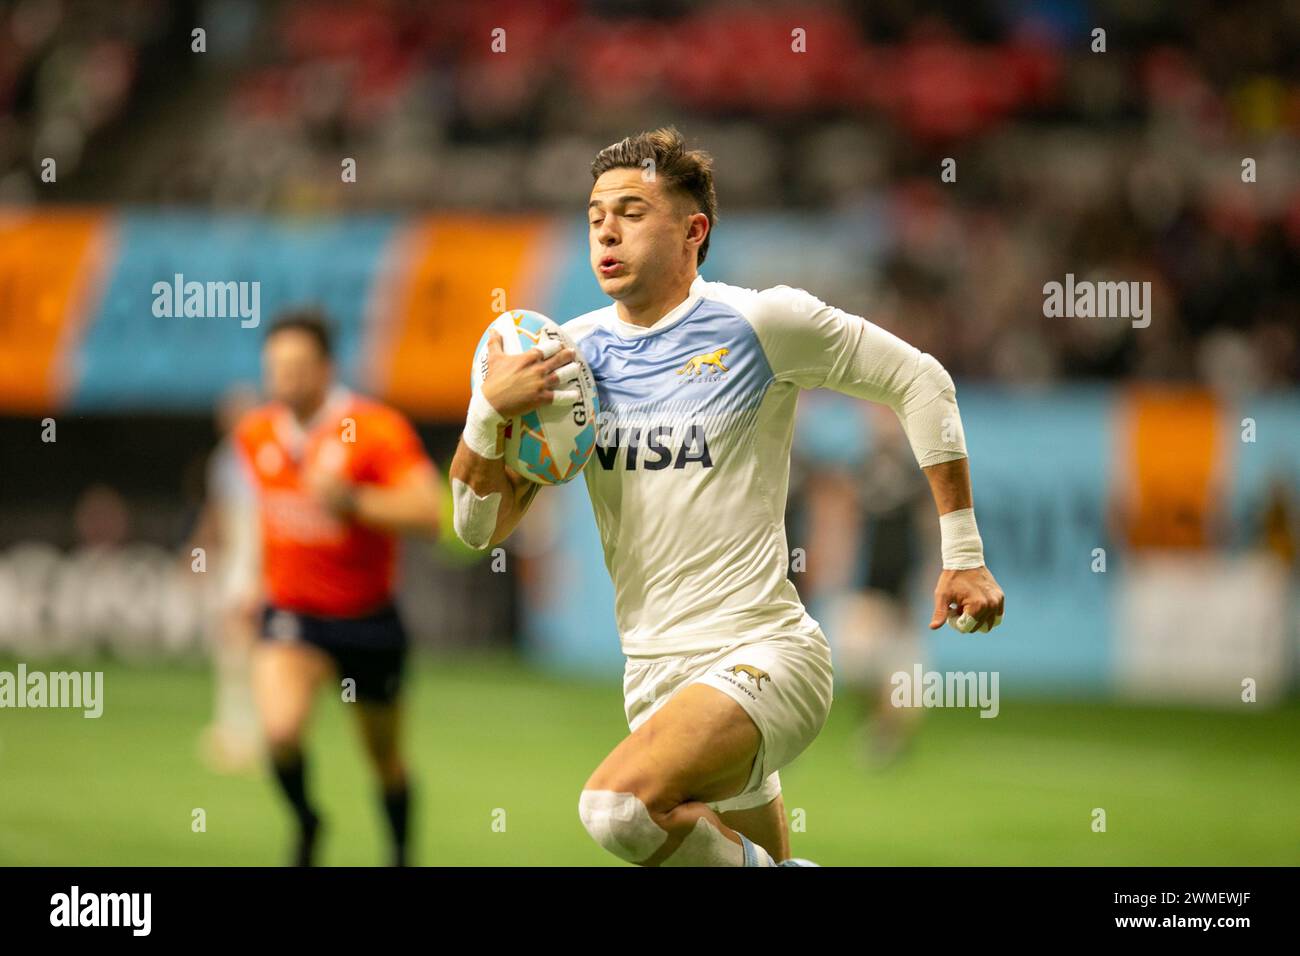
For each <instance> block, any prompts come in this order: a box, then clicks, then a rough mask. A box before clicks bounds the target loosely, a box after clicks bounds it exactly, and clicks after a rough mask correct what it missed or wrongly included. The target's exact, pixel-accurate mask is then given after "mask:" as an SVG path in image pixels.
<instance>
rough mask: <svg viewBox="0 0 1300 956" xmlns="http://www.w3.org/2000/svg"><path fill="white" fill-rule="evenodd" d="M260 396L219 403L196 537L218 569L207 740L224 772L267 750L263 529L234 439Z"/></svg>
mask: <svg viewBox="0 0 1300 956" xmlns="http://www.w3.org/2000/svg"><path fill="white" fill-rule="evenodd" d="M257 401H258V398H257V391H256V390H255V389H254V388H252V387H251V386H248V385H236V386H235V387H233V388H231V389H230V390H228V391H227V392H226V393H225V394H224V395H223V396H222V398H221V402H220V403H219V405H218V406H217V415H216V424H217V431H218V434H219V435H220V436H221V438H220V441H219V442H218V444H217V447H216V448H215V449H213V451H212V454H211V455H210V456H209V458H208V475H207V501H206V502H205V503H204V507H203V513H202V514H201V516H200V518H199V524H198V528H197V529H196V530H195V534H194V540H193V542H192V544H193V545H195V546H201V547H204V548H205V549H206V550H207V553H208V567H209V568H210V569H212V570H214V571H216V582H215V585H216V594H215V595H214V597H215V601H216V608H215V614H214V615H213V617H212V621H211V623H212V630H211V632H210V636H209V643H210V645H211V648H212V662H213V675H214V680H213V683H214V700H213V714H212V723H211V724H209V725H208V726H207V727H206V728H205V729H204V731H203V736H202V739H201V741H200V746H201V751H202V754H203V758H204V760H205V761H206V762H207V763H208V765H209V766H211V767H212V768H213V769H214V770H217V771H220V772H223V773H236V772H240V771H243V770H247V769H250V768H251V767H254V766H256V764H257V761H258V757H259V755H260V751H261V741H260V740H259V737H258V728H257V711H256V708H255V705H254V703H253V686H252V652H253V646H254V644H255V642H256V639H257V632H258V626H259V624H258V614H259V612H260V611H261V604H262V583H261V571H262V535H261V526H260V523H259V520H258V513H257V493H256V490H255V489H254V487H253V485H252V482H251V481H250V478H249V475H248V471H247V469H246V468H245V467H244V465H243V461H242V458H241V456H240V454H239V452H238V449H237V448H236V445H235V437H234V431H235V426H236V425H237V424H238V423H239V421H240V420H241V419H242V418H243V417H244V415H246V414H247V413H248V412H250V411H251V410H252V409H253V408H255V407H256V406H257ZM186 560H187V561H188V560H189V554H188V553H187V554H186Z"/></svg>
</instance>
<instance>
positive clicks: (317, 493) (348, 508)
mask: <svg viewBox="0 0 1300 956" xmlns="http://www.w3.org/2000/svg"><path fill="white" fill-rule="evenodd" d="M306 484H307V491H308V493H309V494H310V495H311V496H312V497H313V498H314V499H316V502H317V504H319V505H320V506H321V507H322V508H324V509H325V510H326V511H328V512H329V513H330V514H332V515H334V517H336V518H350V517H352V515H353V514H355V513H356V510H357V492H356V487H355V486H354V485H353V484H352V483H351V482H350V481H348V480H347V479H346V478H343V477H342V476H341V475H337V474H334V473H333V472H328V471H322V470H319V469H318V470H315V471H312V472H310V473H309V474H308V475H307V476H306Z"/></svg>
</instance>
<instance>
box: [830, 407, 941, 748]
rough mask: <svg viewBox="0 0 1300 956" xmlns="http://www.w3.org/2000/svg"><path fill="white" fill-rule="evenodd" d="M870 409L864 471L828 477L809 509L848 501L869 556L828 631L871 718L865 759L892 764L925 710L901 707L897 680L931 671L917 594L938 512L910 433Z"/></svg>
mask: <svg viewBox="0 0 1300 956" xmlns="http://www.w3.org/2000/svg"><path fill="white" fill-rule="evenodd" d="M868 408H869V411H870V415H871V419H872V429H871V434H872V439H873V440H872V445H871V450H870V453H869V454H867V455H866V456H865V457H864V458H863V459H862V460H861V462H860V464H859V466H858V468H857V469H855V470H854V471H852V472H849V473H840V472H836V473H831V474H828V475H825V476H824V477H823V479H822V480H821V481H819V482H818V483H817V484H816V486H815V487H812V488H809V489H808V499H809V501H808V507H809V508H810V509H814V510H817V509H828V508H832V509H833V508H835V506H836V504H837V502H836V499H837V498H840V499H846V500H844V501H843V504H842V510H839V511H836V512H835V513H834V514H833V516H832V517H831V520H833V521H835V522H836V524H837V525H838V526H839V530H840V531H841V532H843V533H847V534H849V535H850V536H851V537H852V541H853V548H854V551H855V552H856V554H857V555H858V556H859V557H858V560H854V561H852V562H851V571H850V582H849V587H848V588H846V589H842V590H840V591H839V592H838V593H837V594H835V595H833V596H831V597H829V598H828V599H827V601H826V617H825V624H826V630H827V633H828V634H829V635H830V639H831V642H832V644H833V646H834V648H835V666H836V670H837V671H838V673H839V675H840V677H841V678H842V679H843V681H844V683H845V684H846V685H847V686H848V687H849V688H850V689H851V690H852V691H853V692H854V693H855V694H857V695H858V696H859V697H860V698H861V703H862V709H863V712H864V713H865V714H866V715H867V720H866V725H865V726H864V728H863V731H864V737H865V740H864V745H863V753H862V756H863V758H864V759H865V760H866V761H867V763H868V764H869V765H872V766H876V767H883V766H885V765H887V764H889V763H891V762H892V761H893V760H894V759H895V758H896V757H898V756H899V755H900V754H901V753H902V752H903V751H904V750H905V749H906V748H907V746H908V744H909V743H910V741H911V738H912V734H913V733H914V732H915V730H916V727H917V725H918V723H919V721H920V719H921V715H922V714H923V713H924V709H923V708H920V707H897V706H895V704H894V700H893V696H894V694H893V691H894V684H893V683H892V680H891V678H892V677H893V675H894V674H897V673H900V672H901V673H906V674H909V675H910V674H911V673H912V668H913V666H914V665H915V664H918V663H919V664H924V654H925V650H924V647H923V646H922V644H923V642H922V640H921V633H922V632H921V630H920V628H919V627H918V626H915V625H914V623H913V621H912V610H913V607H912V602H911V599H910V596H911V594H912V593H913V589H914V586H915V583H916V576H917V574H918V573H919V572H920V570H921V568H920V566H921V563H922V556H923V553H924V552H923V542H924V541H927V540H931V539H932V537H933V517H932V515H933V510H932V508H931V506H930V502H929V493H928V492H929V489H928V488H927V486H926V481H925V478H924V477H923V476H922V474H921V473H920V472H919V471H917V469H916V463H915V461H914V459H913V457H912V453H911V449H910V448H909V447H908V445H907V436H906V435H905V434H903V432H902V431H901V430H900V429H899V427H898V422H897V421H896V420H895V419H894V416H893V415H892V414H891V413H890V411H889V409H888V408H886V407H885V406H883V405H872V406H868ZM844 511H847V512H849V513H850V514H851V515H852V520H851V521H850V522H849V523H848V524H845V523H844V522H843V521H842V519H841V517H840V516H841V515H842V514H843V512H844ZM827 530H828V531H829V530H830V529H829V528H828V529H827ZM923 535H924V537H923ZM809 549H810V551H814V552H817V550H818V544H817V539H816V538H810V540H809Z"/></svg>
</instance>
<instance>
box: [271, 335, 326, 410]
mask: <svg viewBox="0 0 1300 956" xmlns="http://www.w3.org/2000/svg"><path fill="white" fill-rule="evenodd" d="M262 374H263V378H264V380H265V386H266V394H267V397H269V398H270V399H271V400H272V401H275V402H282V403H284V404H285V405H288V406H289V408H291V409H292V410H293V411H294V412H295V413H297V414H298V415H299V416H300V417H306V416H307V415H310V414H311V412H313V411H315V410H316V408H317V407H318V406H319V405H320V403H321V402H322V401H323V400H324V398H325V393H326V392H327V391H329V387H330V381H331V379H332V377H333V367H332V365H331V363H330V360H329V359H328V358H327V357H326V356H325V355H323V354H322V353H321V350H320V346H319V345H318V344H317V342H316V340H315V339H314V338H312V337H311V336H310V335H308V334H307V333H305V332H299V331H296V330H294V329H286V330H285V331H283V332H280V333H278V334H277V335H273V336H272V337H271V338H270V339H268V340H267V342H266V346H265V347H264V348H263V350H262Z"/></svg>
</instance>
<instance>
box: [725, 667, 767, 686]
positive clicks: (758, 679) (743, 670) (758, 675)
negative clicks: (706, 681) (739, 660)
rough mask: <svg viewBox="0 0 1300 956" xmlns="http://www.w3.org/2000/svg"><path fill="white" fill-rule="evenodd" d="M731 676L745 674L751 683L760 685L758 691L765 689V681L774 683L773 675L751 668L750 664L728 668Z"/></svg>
mask: <svg viewBox="0 0 1300 956" xmlns="http://www.w3.org/2000/svg"><path fill="white" fill-rule="evenodd" d="M727 673H729V674H744V675H745V676H746V677H747V678H749V680H750V681H751V682H753V683H754V684H757V685H758V689H759V690H762V689H763V681H767V682H768V683H769V684H770V683H772V675H771V674H769V673H768V672H767V671H761V670H759V669H758V668H757V667H750V666H749V665H748V664H737V665H736V666H735V667H728V668H727Z"/></svg>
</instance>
